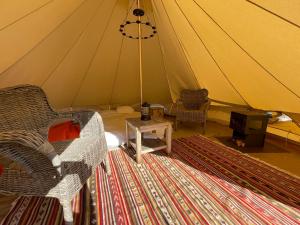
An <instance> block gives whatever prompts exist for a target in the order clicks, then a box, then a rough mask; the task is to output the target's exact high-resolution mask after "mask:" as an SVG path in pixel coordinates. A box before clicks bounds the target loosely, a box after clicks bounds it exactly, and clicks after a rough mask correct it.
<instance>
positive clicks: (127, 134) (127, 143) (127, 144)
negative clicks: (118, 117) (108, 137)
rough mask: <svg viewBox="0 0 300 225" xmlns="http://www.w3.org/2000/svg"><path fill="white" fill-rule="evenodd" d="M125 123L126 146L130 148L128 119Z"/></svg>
mask: <svg viewBox="0 0 300 225" xmlns="http://www.w3.org/2000/svg"><path fill="white" fill-rule="evenodd" d="M125 125H126V134H125V138H126V148H129V133H128V122H127V121H126V123H125Z"/></svg>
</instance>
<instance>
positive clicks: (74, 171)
mask: <svg viewBox="0 0 300 225" xmlns="http://www.w3.org/2000/svg"><path fill="white" fill-rule="evenodd" d="M0 103H1V104H0V154H1V155H4V156H5V157H8V158H10V159H11V160H14V161H15V162H17V163H19V164H20V165H22V167H23V168H24V171H19V170H13V169H9V168H6V169H5V170H4V173H3V174H2V175H1V176H0V191H5V192H13V193H18V194H20V195H28V196H47V197H55V198H58V199H59V201H60V204H61V205H62V207H63V212H64V219H65V222H66V224H72V223H73V214H72V208H71V200H72V199H73V197H74V196H75V194H76V193H77V192H78V191H79V190H80V189H81V187H82V186H83V184H84V183H85V182H86V180H87V179H88V178H89V177H90V176H91V175H92V173H93V172H94V171H95V169H96V167H97V166H98V165H99V164H100V163H101V162H102V161H104V162H105V166H106V171H107V173H108V174H110V167H109V161H108V150H107V145H106V141H105V135H104V127H103V122H102V119H101V117H100V115H99V114H98V113H97V112H93V111H77V112H64V113H58V112H55V111H54V110H53V109H52V108H51V107H50V105H49V103H48V100H47V97H46V95H45V93H44V92H43V90H42V89H41V88H39V87H36V86H32V85H22V86H16V87H11V88H5V89H2V90H0ZM62 120H74V121H76V122H79V123H80V127H81V132H80V138H77V139H74V140H72V141H64V142H54V143H49V142H48V140H47V136H48V128H49V127H50V126H51V125H53V124H55V123H58V122H59V121H62Z"/></svg>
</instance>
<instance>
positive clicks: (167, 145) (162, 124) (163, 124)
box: [126, 118, 172, 163]
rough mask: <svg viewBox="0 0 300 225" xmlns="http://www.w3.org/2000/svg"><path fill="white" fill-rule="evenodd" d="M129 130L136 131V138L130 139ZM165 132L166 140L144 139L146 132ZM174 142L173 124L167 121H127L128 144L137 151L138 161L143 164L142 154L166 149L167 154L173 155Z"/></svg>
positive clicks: (135, 119) (131, 119)
mask: <svg viewBox="0 0 300 225" xmlns="http://www.w3.org/2000/svg"><path fill="white" fill-rule="evenodd" d="M129 128H131V129H132V130H134V132H135V138H133V139H130V138H129ZM161 129H164V130H165V133H166V135H165V138H164V139H159V138H156V139H147V138H142V134H143V133H145V132H153V131H157V130H161ZM171 142H172V124H171V123H170V122H169V121H166V120H159V119H152V120H149V121H142V120H141V119H140V118H129V119H126V144H127V147H129V145H131V146H132V147H133V148H134V149H135V150H136V161H137V163H140V162H141V159H142V154H145V153H148V152H153V151H157V150H161V149H166V152H167V154H170V153H171Z"/></svg>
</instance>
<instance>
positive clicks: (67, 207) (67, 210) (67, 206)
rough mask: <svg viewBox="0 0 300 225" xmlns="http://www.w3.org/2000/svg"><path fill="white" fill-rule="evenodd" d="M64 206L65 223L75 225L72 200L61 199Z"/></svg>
mask: <svg viewBox="0 0 300 225" xmlns="http://www.w3.org/2000/svg"><path fill="white" fill-rule="evenodd" d="M60 205H61V206H62V208H63V214H64V221H65V225H73V211H72V205H71V202H66V201H60Z"/></svg>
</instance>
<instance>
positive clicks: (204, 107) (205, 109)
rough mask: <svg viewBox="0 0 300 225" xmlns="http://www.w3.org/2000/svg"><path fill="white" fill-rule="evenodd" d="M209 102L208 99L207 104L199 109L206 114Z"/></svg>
mask: <svg viewBox="0 0 300 225" xmlns="http://www.w3.org/2000/svg"><path fill="white" fill-rule="evenodd" d="M210 103H211V100H210V99H208V100H207V102H205V103H203V104H202V105H201V107H200V110H201V111H203V112H205V113H207V111H208V109H209V106H210Z"/></svg>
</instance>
